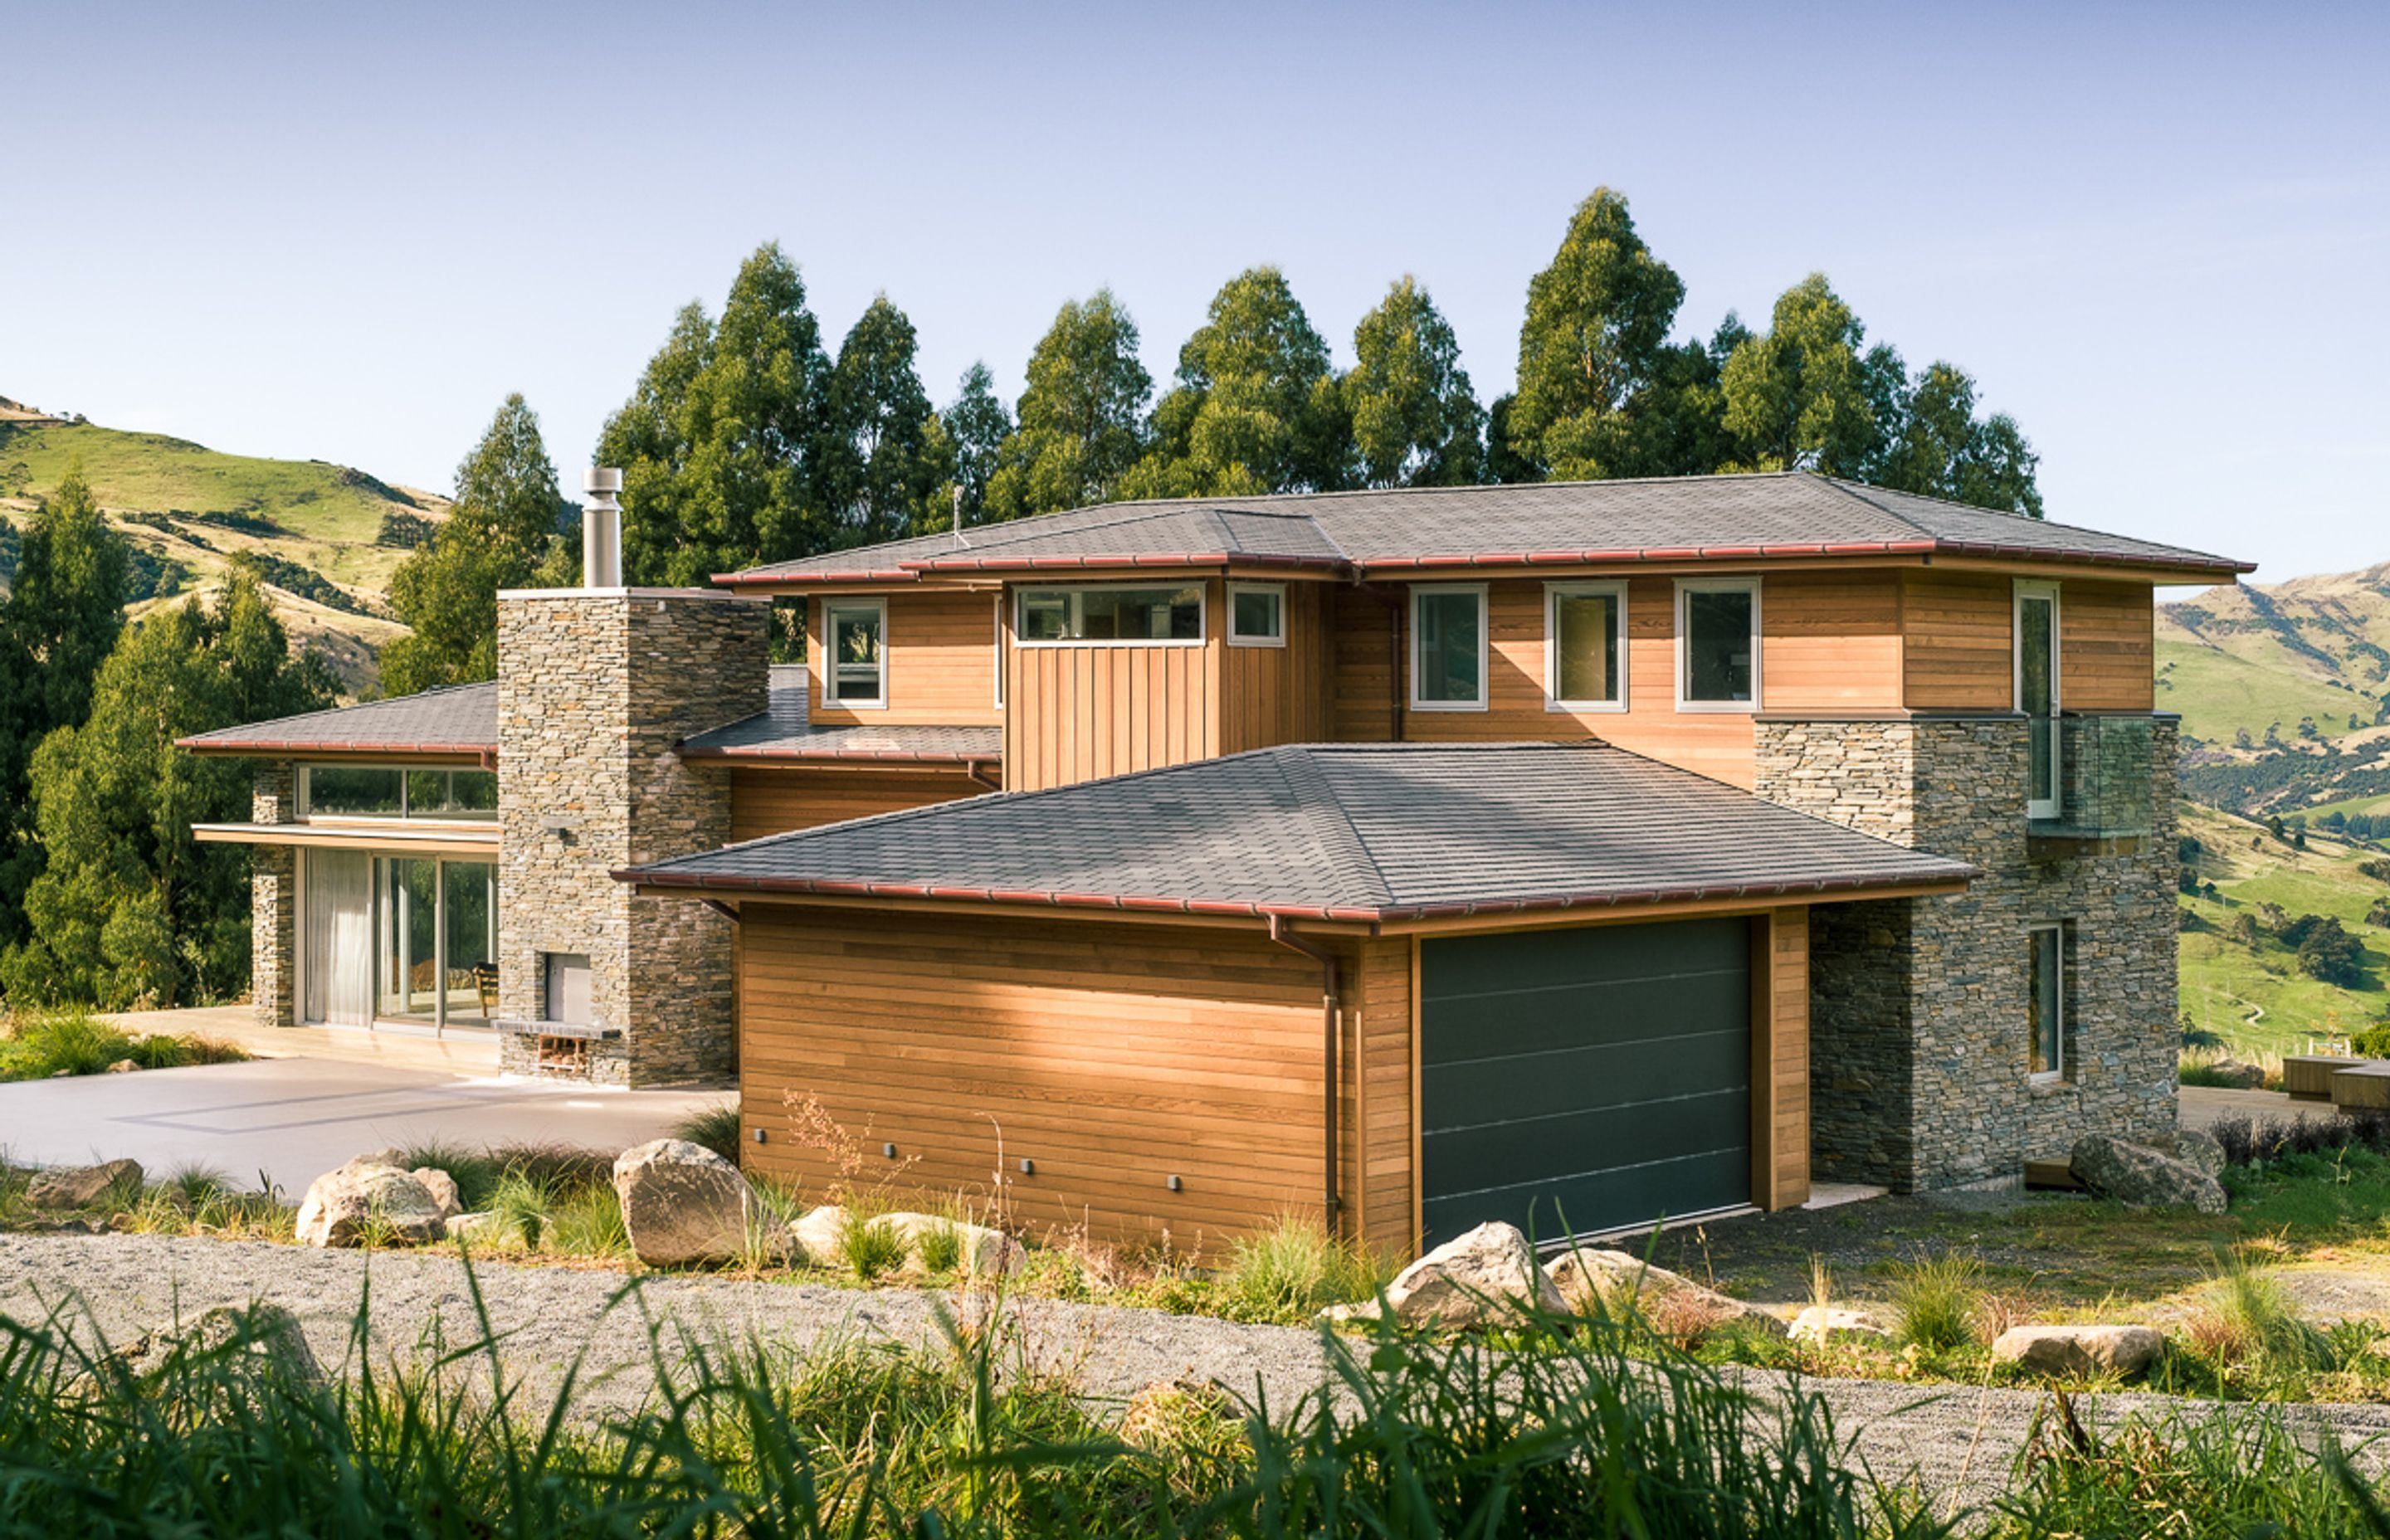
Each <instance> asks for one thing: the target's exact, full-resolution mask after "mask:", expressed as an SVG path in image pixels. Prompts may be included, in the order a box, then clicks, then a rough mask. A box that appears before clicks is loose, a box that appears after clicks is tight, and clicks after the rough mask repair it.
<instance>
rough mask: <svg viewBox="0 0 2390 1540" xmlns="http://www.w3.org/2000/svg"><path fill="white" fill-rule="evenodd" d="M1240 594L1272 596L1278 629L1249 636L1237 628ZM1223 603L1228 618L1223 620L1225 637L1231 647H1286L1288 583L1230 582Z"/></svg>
mask: <svg viewBox="0 0 2390 1540" xmlns="http://www.w3.org/2000/svg"><path fill="white" fill-rule="evenodd" d="M1240 594H1267V595H1268V596H1269V597H1270V602H1271V605H1272V606H1273V609H1272V613H1273V614H1274V615H1275V616H1276V617H1277V620H1278V630H1277V631H1275V632H1273V633H1271V634H1270V635H1264V636H1249V635H1245V634H1244V633H1243V632H1241V631H1240V630H1238V629H1237V596H1238V595H1240ZM1221 603H1222V609H1223V610H1224V611H1225V615H1226V619H1225V621H1224V622H1223V628H1224V630H1225V631H1226V633H1227V635H1226V636H1225V638H1224V639H1225V640H1226V641H1227V644H1228V645H1229V646H1230V647H1284V646H1286V584H1283V583H1232V584H1228V585H1227V597H1225V598H1224V599H1223V600H1222V601H1221Z"/></svg>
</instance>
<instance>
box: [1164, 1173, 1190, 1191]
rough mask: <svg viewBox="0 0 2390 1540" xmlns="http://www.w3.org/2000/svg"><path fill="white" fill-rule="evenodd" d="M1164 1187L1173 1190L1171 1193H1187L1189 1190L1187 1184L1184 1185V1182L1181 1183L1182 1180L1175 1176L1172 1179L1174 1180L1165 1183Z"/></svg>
mask: <svg viewBox="0 0 2390 1540" xmlns="http://www.w3.org/2000/svg"><path fill="white" fill-rule="evenodd" d="M1164 1185H1165V1186H1167V1187H1169V1188H1170V1190H1171V1191H1173V1192H1185V1191H1186V1190H1187V1184H1186V1183H1184V1182H1182V1181H1180V1180H1179V1179H1178V1178H1177V1177H1176V1176H1173V1177H1172V1178H1171V1179H1170V1180H1169V1181H1168V1182H1167V1183H1165V1184H1164Z"/></svg>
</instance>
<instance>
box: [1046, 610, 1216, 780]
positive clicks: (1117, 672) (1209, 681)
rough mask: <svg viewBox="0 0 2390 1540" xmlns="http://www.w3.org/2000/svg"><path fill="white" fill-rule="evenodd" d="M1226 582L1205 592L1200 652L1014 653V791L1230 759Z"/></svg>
mask: <svg viewBox="0 0 2390 1540" xmlns="http://www.w3.org/2000/svg"><path fill="white" fill-rule="evenodd" d="M1220 594H1221V588H1220V584H1219V583H1218V582H1217V581H1216V580H1214V581H1212V582H1209V583H1206V584H1204V601H1203V611H1204V613H1203V640H1202V641H1201V642H1200V643H1195V642H1189V643H1174V644H1165V645H1159V646H1157V645H1150V644H1149V645H1144V646H1135V645H1129V646H1123V645H1107V644H1105V643H1100V642H1096V643H1073V644H1068V645H1056V646H1041V647H1012V648H1008V649H1007V653H1006V656H1007V667H1008V678H1007V681H1006V690H1005V699H1006V700H1007V701H1008V702H1009V708H1010V709H1009V711H1007V712H1006V713H1005V721H1004V764H1005V784H1006V787H1007V788H1008V789H1011V790H1016V791H1035V790H1038V789H1042V788H1045V787H1049V786H1074V785H1076V784H1078V783H1079V782H1081V781H1091V780H1100V779H1102V778H1103V777H1104V776H1122V775H1126V774H1128V773H1129V772H1131V771H1134V770H1152V769H1156V768H1159V767H1161V766H1163V765H1166V764H1187V763H1189V761H1192V760H1201V759H1212V758H1214V757H1215V756H1217V755H1218V754H1219V753H1220V752H1221V747H1220V698H1221V678H1220V675H1221V670H1222V661H1221V654H1222V653H1223V651H1225V650H1226V649H1225V648H1223V647H1222V646H1221V641H1220V637H1221V632H1222V630H1223V628H1224V626H1225V624H1226V622H1225V621H1224V619H1223V617H1222V616H1221V613H1220Z"/></svg>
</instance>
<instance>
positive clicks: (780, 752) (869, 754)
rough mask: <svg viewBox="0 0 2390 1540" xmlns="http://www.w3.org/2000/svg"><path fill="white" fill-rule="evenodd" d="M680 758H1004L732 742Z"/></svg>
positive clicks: (999, 757) (998, 756) (998, 759)
mask: <svg viewBox="0 0 2390 1540" xmlns="http://www.w3.org/2000/svg"><path fill="white" fill-rule="evenodd" d="M674 752H675V753H677V754H678V755H680V757H681V758H683V759H758V760H794V761H800V762H804V763H809V764H834V763H836V762H838V761H840V760H855V761H867V760H877V761H880V762H881V763H883V764H1000V763H1002V761H1003V759H1004V752H1003V751H1002V750H1000V749H999V750H990V751H983V752H980V753H965V752H963V751H960V750H950V749H949V750H926V749H782V748H777V747H773V746H771V745H755V746H739V745H733V746H730V747H726V748H719V749H689V748H681V749H676V750H675V751H674Z"/></svg>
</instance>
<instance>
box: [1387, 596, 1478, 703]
mask: <svg viewBox="0 0 2390 1540" xmlns="http://www.w3.org/2000/svg"><path fill="white" fill-rule="evenodd" d="M1410 589H1411V596H1410V604H1409V606H1408V609H1407V614H1408V617H1409V621H1410V635H1409V636H1408V637H1407V644H1406V651H1407V653H1408V657H1407V659H1406V660H1405V664H1404V666H1405V669H1406V671H1407V673H1408V674H1409V676H1410V679H1409V686H1408V689H1407V694H1408V696H1409V698H1410V709H1411V710H1412V711H1415V712H1484V711H1491V710H1492V709H1493V706H1494V702H1493V694H1494V667H1493V664H1494V660H1493V656H1492V652H1493V648H1492V638H1493V632H1492V625H1491V617H1490V615H1489V613H1488V611H1489V610H1490V609H1491V605H1490V603H1489V602H1488V600H1487V597H1486V584H1482V583H1414V584H1411V585H1410ZM1452 594H1469V595H1472V596H1474V597H1475V598H1476V600H1477V699H1474V700H1422V699H1420V603H1421V601H1423V600H1425V599H1427V598H1429V597H1442V596H1448V595H1452Z"/></svg>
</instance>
